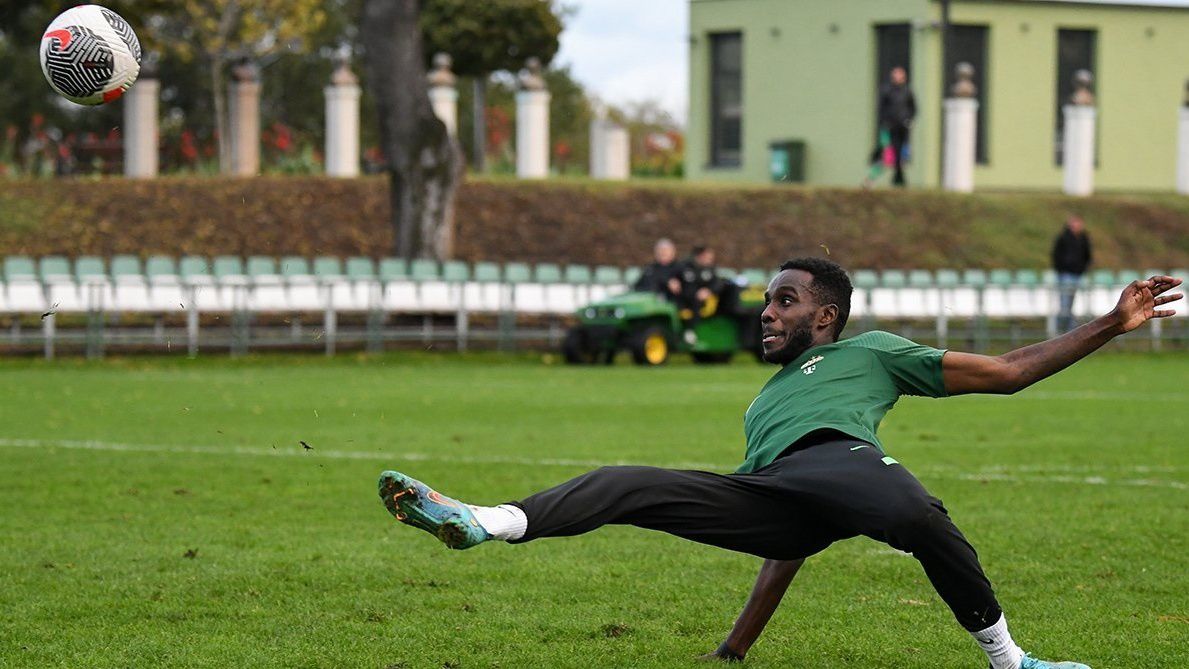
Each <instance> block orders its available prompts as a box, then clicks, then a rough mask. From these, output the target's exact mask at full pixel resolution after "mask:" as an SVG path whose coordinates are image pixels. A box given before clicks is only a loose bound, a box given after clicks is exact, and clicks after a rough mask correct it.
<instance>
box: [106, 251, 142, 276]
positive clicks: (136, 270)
mask: <svg viewBox="0 0 1189 669" xmlns="http://www.w3.org/2000/svg"><path fill="white" fill-rule="evenodd" d="M111 275H112V276H113V277H116V278H119V277H122V276H140V275H141V268H140V258H137V257H136V256H131V255H118V256H115V257H114V258H112V259H111Z"/></svg>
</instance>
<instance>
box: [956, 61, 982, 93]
mask: <svg viewBox="0 0 1189 669" xmlns="http://www.w3.org/2000/svg"><path fill="white" fill-rule="evenodd" d="M977 95H978V87H977V86H975V85H974V66H973V65H971V64H970V63H965V62H963V63H958V64H957V65H955V66H954V85H953V86H951V87H950V97H952V98H973V97H976V96H977Z"/></svg>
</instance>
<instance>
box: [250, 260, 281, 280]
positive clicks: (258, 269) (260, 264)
mask: <svg viewBox="0 0 1189 669" xmlns="http://www.w3.org/2000/svg"><path fill="white" fill-rule="evenodd" d="M276 273H277V260H276V258H273V257H272V256H252V257H250V258H248V276H274V275H276Z"/></svg>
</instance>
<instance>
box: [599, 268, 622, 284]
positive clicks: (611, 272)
mask: <svg viewBox="0 0 1189 669" xmlns="http://www.w3.org/2000/svg"><path fill="white" fill-rule="evenodd" d="M594 280H595V283H600V284H602V285H604V286H613V285H616V284H620V283H623V270H621V269H619V268H618V267H613V266H611V265H599V266H598V267H596V268H595V271H594Z"/></svg>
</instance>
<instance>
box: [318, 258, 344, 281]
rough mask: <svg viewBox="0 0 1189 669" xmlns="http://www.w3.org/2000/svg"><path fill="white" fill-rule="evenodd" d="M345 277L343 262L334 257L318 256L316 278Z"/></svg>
mask: <svg viewBox="0 0 1189 669" xmlns="http://www.w3.org/2000/svg"><path fill="white" fill-rule="evenodd" d="M342 275H343V261H342V260H339V259H338V258H336V257H334V256H318V257H317V258H314V276H317V277H319V278H323V279H325V278H329V277H333V276H342Z"/></svg>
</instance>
